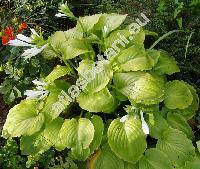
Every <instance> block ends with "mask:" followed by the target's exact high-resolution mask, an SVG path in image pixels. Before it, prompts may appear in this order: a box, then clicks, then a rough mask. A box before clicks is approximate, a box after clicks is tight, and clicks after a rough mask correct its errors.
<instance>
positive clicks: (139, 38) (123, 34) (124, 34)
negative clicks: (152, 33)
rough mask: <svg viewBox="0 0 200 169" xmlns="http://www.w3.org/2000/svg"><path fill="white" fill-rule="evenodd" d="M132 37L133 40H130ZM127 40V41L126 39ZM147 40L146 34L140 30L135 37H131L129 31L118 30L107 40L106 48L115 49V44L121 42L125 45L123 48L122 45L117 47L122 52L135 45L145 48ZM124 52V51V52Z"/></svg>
mask: <svg viewBox="0 0 200 169" xmlns="http://www.w3.org/2000/svg"><path fill="white" fill-rule="evenodd" d="M130 36H131V37H132V38H133V39H132V40H130V39H129V37H130ZM124 38H126V39H124ZM144 40H145V33H144V31H143V30H140V32H139V33H137V34H135V35H131V33H130V31H129V30H126V29H123V30H116V31H113V32H112V33H111V34H110V35H109V36H108V37H107V38H106V39H105V42H104V43H105V48H106V49H108V48H113V43H114V42H115V41H116V42H120V43H122V44H123V46H122V45H121V44H119V45H117V47H118V48H119V49H121V50H124V49H126V48H127V47H130V46H132V45H133V44H138V46H139V45H141V46H143V43H144ZM122 52H123V51H122Z"/></svg>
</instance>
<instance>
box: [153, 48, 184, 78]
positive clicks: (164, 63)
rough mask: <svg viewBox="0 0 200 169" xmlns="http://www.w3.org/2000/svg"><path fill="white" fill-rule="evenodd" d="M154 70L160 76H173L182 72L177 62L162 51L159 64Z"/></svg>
mask: <svg viewBox="0 0 200 169" xmlns="http://www.w3.org/2000/svg"><path fill="white" fill-rule="evenodd" d="M153 70H154V71H155V72H156V73H158V74H159V75H163V74H168V75H171V74H173V73H176V72H180V69H179V67H178V66H177V62H176V61H175V59H174V58H173V57H172V56H170V55H169V54H168V53H167V52H166V51H160V57H159V59H158V63H157V65H156V66H155V67H154V69H153Z"/></svg>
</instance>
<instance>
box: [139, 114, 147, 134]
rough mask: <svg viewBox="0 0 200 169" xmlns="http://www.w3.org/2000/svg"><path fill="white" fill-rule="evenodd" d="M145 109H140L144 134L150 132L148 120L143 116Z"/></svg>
mask: <svg viewBox="0 0 200 169" xmlns="http://www.w3.org/2000/svg"><path fill="white" fill-rule="evenodd" d="M143 114H144V113H143V111H140V116H141V121H142V130H143V132H144V134H149V126H148V124H147V123H146V121H145V120H144V116H143Z"/></svg>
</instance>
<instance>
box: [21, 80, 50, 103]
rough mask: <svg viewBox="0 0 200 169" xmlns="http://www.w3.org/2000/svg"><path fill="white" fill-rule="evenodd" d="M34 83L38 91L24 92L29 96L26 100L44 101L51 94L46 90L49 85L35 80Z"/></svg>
mask: <svg viewBox="0 0 200 169" xmlns="http://www.w3.org/2000/svg"><path fill="white" fill-rule="evenodd" d="M32 82H33V83H34V84H35V85H36V90H26V91H25V92H24V95H26V96H27V98H26V100H32V99H38V100H42V99H44V98H45V97H46V96H47V95H48V93H49V91H48V90H46V89H45V88H44V87H45V86H46V85H47V83H45V82H42V81H38V80H33V81H32Z"/></svg>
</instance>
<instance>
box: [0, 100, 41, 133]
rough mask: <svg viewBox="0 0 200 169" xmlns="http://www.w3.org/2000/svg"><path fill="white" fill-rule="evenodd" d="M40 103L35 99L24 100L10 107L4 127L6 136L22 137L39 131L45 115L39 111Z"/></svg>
mask: <svg viewBox="0 0 200 169" xmlns="http://www.w3.org/2000/svg"><path fill="white" fill-rule="evenodd" d="M38 109H39V104H38V102H37V101H35V100H23V101H21V102H20V104H17V105H16V106H14V107H13V108H12V109H10V111H9V114H8V116H7V119H6V123H5V125H4V127H3V135H4V136H5V137H7V136H6V135H8V136H11V137H20V136H21V135H24V136H25V135H32V134H34V133H36V132H38V131H39V130H40V129H41V127H42V125H43V122H44V115H43V114H42V113H39V110H38Z"/></svg>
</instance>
